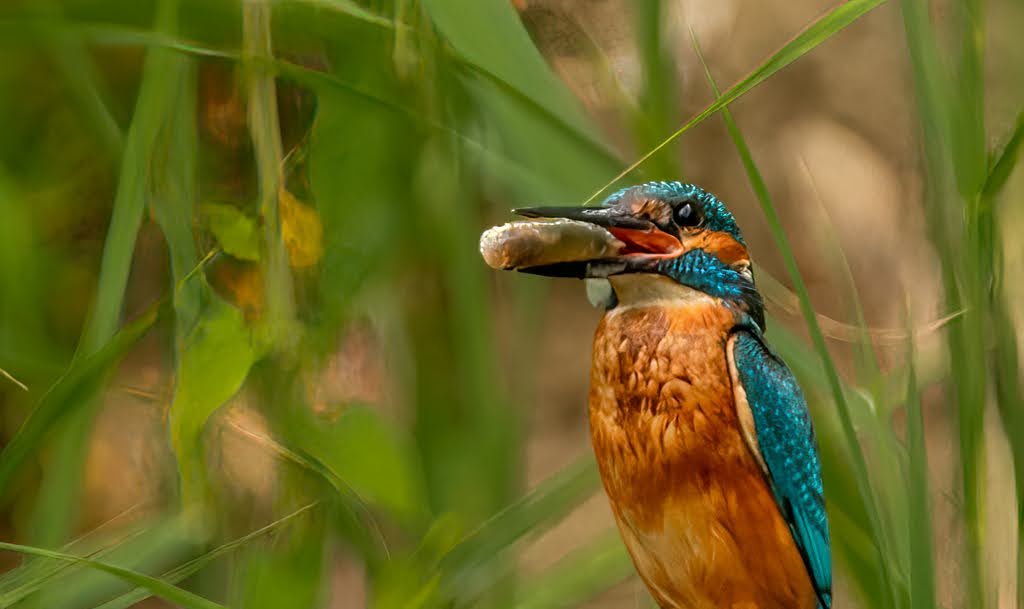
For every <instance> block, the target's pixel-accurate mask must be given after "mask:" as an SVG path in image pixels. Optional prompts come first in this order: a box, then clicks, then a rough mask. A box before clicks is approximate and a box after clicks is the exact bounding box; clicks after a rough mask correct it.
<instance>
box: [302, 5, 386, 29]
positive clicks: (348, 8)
mask: <svg viewBox="0 0 1024 609" xmlns="http://www.w3.org/2000/svg"><path fill="white" fill-rule="evenodd" d="M301 4H307V5H309V6H312V7H314V8H319V9H324V10H328V11H332V12H335V13H341V14H343V15H348V16H349V17H354V18H356V19H359V20H361V21H365V22H366V23H371V24H373V25H378V26H381V27H384V28H387V29H389V30H393V29H396V28H400V27H405V26H403V25H402V24H399V23H395V22H394V21H392V20H391V19H388V18H387V17H384V16H382V15H378V14H377V13H374V12H372V11H370V10H368V9H365V8H363V7H361V6H359V5H358V4H356V3H355V2H353V1H352V0H301Z"/></svg>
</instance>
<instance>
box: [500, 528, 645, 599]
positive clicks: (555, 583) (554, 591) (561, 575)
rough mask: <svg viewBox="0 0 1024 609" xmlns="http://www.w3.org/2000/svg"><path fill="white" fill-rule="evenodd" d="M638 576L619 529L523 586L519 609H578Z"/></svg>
mask: <svg viewBox="0 0 1024 609" xmlns="http://www.w3.org/2000/svg"><path fill="white" fill-rule="evenodd" d="M632 575H634V570H633V561H632V560H631V559H630V557H629V553H628V552H626V547H625V546H624V545H622V539H621V538H620V537H619V532H618V531H617V530H610V531H605V532H604V533H603V534H601V535H599V536H598V537H597V538H596V539H595V540H594V541H592V542H590V543H588V544H587V545H585V546H583V547H582V548H580V549H578V550H575V551H573V552H571V553H570V554H568V555H567V556H565V557H564V558H562V559H561V560H559V561H558V562H557V563H556V564H554V565H553V566H552V567H551V568H549V569H548V570H547V571H545V572H544V573H542V574H541V575H540V576H538V577H536V578H533V579H528V580H526V581H524V582H522V583H521V584H520V585H519V592H518V593H517V595H516V607H517V609H560V608H561V607H576V606H579V605H582V604H583V603H585V602H587V601H589V600H591V599H593V598H594V597H595V596H597V595H598V594H600V593H602V592H604V591H606V590H608V589H609V588H611V587H612V586H615V585H617V584H619V583H621V582H623V581H625V580H626V579H628V578H629V577H630V576H632Z"/></svg>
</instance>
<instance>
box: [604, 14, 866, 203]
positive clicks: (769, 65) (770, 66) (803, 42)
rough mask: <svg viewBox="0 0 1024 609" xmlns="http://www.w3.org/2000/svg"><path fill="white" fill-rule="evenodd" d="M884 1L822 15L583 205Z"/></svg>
mask: <svg viewBox="0 0 1024 609" xmlns="http://www.w3.org/2000/svg"><path fill="white" fill-rule="evenodd" d="M885 1H886V0H849V1H848V2H843V3H842V4H840V5H839V6H837V7H835V8H833V9H832V10H831V11H829V12H828V13H826V14H824V15H822V16H821V17H820V18H819V19H817V20H816V21H815V22H814V23H812V24H810V25H809V26H807V28H805V29H804V30H803V31H802V32H800V33H799V34H797V35H796V36H795V37H794V38H793V39H792V40H790V41H789V42H788V43H786V44H785V45H784V46H783V47H782V48H781V49H779V50H778V51H776V52H775V53H774V54H772V56H771V57H769V58H768V59H767V60H766V61H765V62H764V63H762V64H761V65H760V66H758V67H757V68H756V69H754V71H752V72H751V73H750V74H748V75H747V76H745V77H744V78H743V80H741V81H740V82H738V83H736V84H735V85H733V86H732V87H729V89H727V90H726V91H725V93H723V94H722V95H721V96H719V97H718V98H717V99H716V100H715V101H714V102H712V103H711V104H709V105H708V106H707V107H706V108H704V109H703V110H701V111H700V112H699V113H697V115H696V116H694V117H693V118H691V119H690V120H688V121H687V122H686V123H684V124H683V126H682V127H680V128H679V129H677V130H676V132H675V133H673V134H672V135H670V136H668V137H667V138H665V139H664V140H663V141H662V142H661V143H660V144H658V145H657V146H655V147H654V148H652V149H651V150H650V151H648V152H647V153H646V154H644V155H643V156H642V157H640V158H639V159H638V160H637V161H635V162H634V163H633V164H632V165H630V166H629V167H627V168H626V169H624V170H623V171H622V172H621V173H619V175H617V176H615V177H614V178H613V179H612V180H611V181H610V182H608V183H607V184H605V185H604V186H602V187H601V188H600V189H599V190H597V191H596V192H594V194H592V195H590V197H589V198H588V199H587V200H586V201H585V203H590V202H591V201H593V200H594V199H596V198H597V197H599V196H600V195H601V193H603V192H605V191H606V190H608V189H609V188H611V187H612V186H614V185H615V184H616V183H617V182H618V181H619V180H621V179H622V178H624V177H626V176H628V175H629V174H631V173H633V171H634V170H635V169H637V168H638V167H640V165H643V164H644V163H645V162H646V161H647V160H648V159H649V158H651V157H652V156H654V155H655V154H657V153H658V152H659V151H661V149H662V148H664V147H665V146H668V145H669V144H671V143H672V142H673V141H675V140H676V139H678V138H679V136H681V135H683V134H684V133H686V132H687V131H689V130H690V129H691V128H693V127H694V126H695V125H697V124H699V123H700V122H702V121H703V120H704V119H706V118H707V117H709V116H711V115H712V114H714V113H715V112H718V111H719V110H721V109H722V108H724V107H726V106H728V105H729V104H731V103H732V102H734V101H736V100H737V99H739V98H740V97H741V96H742V95H744V94H745V93H747V92H749V91H750V90H751V89H753V88H754V87H756V86H757V85H759V84H761V83H762V82H764V81H765V80H767V79H768V78H769V77H770V76H772V75H773V74H775V73H776V72H778V71H779V70H781V69H782V68H785V67H786V66H788V65H789V64H791V63H793V62H794V61H796V60H797V59H799V58H801V57H803V56H804V55H806V54H807V53H809V52H810V51H811V50H813V49H814V48H815V47H817V46H818V45H819V44H821V43H823V42H825V41H826V40H828V39H829V38H831V37H832V36H833V35H834V34H836V33H838V32H839V31H841V30H843V29H844V28H845V27H846V26H848V25H850V24H851V23H853V22H855V21H856V20H857V19H859V18H861V17H862V16H864V14H866V13H867V12H868V11H870V10H872V9H874V8H877V7H878V6H880V5H881V4H883V3H885Z"/></svg>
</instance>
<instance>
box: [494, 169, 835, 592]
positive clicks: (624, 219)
mask: <svg viewBox="0 0 1024 609" xmlns="http://www.w3.org/2000/svg"><path fill="white" fill-rule="evenodd" d="M514 211H515V212H516V213H518V214H519V215H521V216H525V217H527V218H533V219H538V218H539V219H550V218H559V219H563V220H570V221H573V220H575V221H582V222H586V223H590V224H594V225H597V226H600V227H602V228H603V229H605V230H607V231H608V232H610V233H611V234H612V235H613V236H614V237H615V239H617V240H618V241H620V242H621V243H622V245H623V247H621V248H620V250H619V251H618V253H617V254H616V255H613V256H606V257H604V258H599V259H594V260H573V261H570V262H556V263H551V264H546V265H541V266H537V267H534V268H526V269H520V270H524V271H526V272H529V273H533V274H538V275H548V276H556V277H579V278H586V279H591V280H594V279H596V280H601V281H605V280H606V281H607V284H605V285H610V288H611V292H610V294H609V295H608V298H607V299H606V302H605V306H606V310H605V312H604V315H603V317H602V319H601V321H600V322H599V324H598V326H597V330H596V332H595V334H594V339H593V359H592V365H591V374H590V392H589V419H590V431H591V440H592V444H593V449H594V454H595V456H596V459H597V463H598V468H599V470H600V474H601V480H602V483H603V486H604V489H605V492H606V494H607V496H608V499H609V502H610V505H611V510H612V513H613V515H614V517H615V521H616V524H617V525H618V529H619V532H620V534H621V537H622V539H623V541H624V543H625V546H626V548H627V549H628V551H629V553H630V555H631V557H632V559H633V563H634V565H635V567H636V570H637V572H638V573H639V575H640V577H641V579H642V580H643V581H644V583H645V584H646V586H647V588H648V590H649V591H650V593H651V595H652V596H653V598H654V600H655V601H656V602H657V603H658V605H659V606H661V607H663V608H665V609H670V608H671V609H721V608H726V609H830V607H831V606H832V561H831V549H830V541H829V525H828V518H827V514H826V511H825V502H824V489H823V486H822V480H821V463H820V457H819V452H818V447H817V441H816V439H815V434H814V429H813V426H812V422H811V417H810V415H809V412H808V409H807V404H806V399H805V398H804V395H803V393H802V391H801V389H800V386H799V384H798V382H797V380H796V377H795V376H794V374H793V373H792V372H791V371H790V369H789V368H788V367H787V365H786V364H785V363H784V362H783V360H782V359H781V358H780V357H779V355H778V354H777V353H776V352H775V351H773V350H772V348H771V347H770V346H769V345H768V342H767V341H766V338H765V315H764V302H763V300H762V297H761V295H760V294H759V292H758V290H757V288H756V286H755V283H754V276H753V270H752V268H751V259H750V255H749V252H748V249H747V245H746V242H745V241H744V239H743V236H742V234H741V233H740V230H739V227H738V226H737V224H736V220H735V218H734V217H733V215H732V213H730V212H729V210H728V209H727V208H726V206H725V204H724V203H723V202H722V201H721V200H720V199H719V198H718V197H716V196H715V195H713V194H711V193H710V192H708V191H707V190H704V189H703V188H701V187H699V186H697V185H694V184H687V183H682V182H649V183H645V184H640V185H636V186H631V187H628V188H624V189H622V190H620V191H618V192H616V193H614V194H612V195H611V196H609V197H608V198H607V199H605V200H604V201H603V202H602V203H601V204H600V205H599V206H593V207H580V206H577V207H529V208H521V209H517V210H514ZM537 221H538V222H540V221H541V220H537Z"/></svg>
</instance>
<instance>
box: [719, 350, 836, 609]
mask: <svg viewBox="0 0 1024 609" xmlns="http://www.w3.org/2000/svg"><path fill="white" fill-rule="evenodd" d="M732 358H733V361H734V363H735V372H734V374H736V376H737V377H738V380H739V383H740V384H741V385H742V387H743V390H744V391H745V392H746V398H747V403H748V404H749V406H750V411H751V414H752V415H753V421H754V428H755V431H756V437H757V444H758V446H759V448H760V451H761V456H762V458H763V459H764V465H765V466H766V467H767V469H768V479H769V482H770V484H771V487H772V491H773V492H774V493H775V501H776V502H777V503H778V505H779V509H780V510H781V512H782V516H783V518H785V519H786V522H787V523H788V524H789V528H790V530H791V531H792V532H793V539H794V540H795V541H796V545H797V547H798V548H799V549H800V552H801V554H802V555H803V559H804V563H805V564H806V565H807V571H808V573H810V575H811V581H812V582H813V583H814V587H815V589H816V591H817V594H818V603H819V607H821V608H822V609H829V608H830V607H831V606H832V551H831V549H830V547H829V536H828V520H827V518H826V517H825V501H824V497H823V495H822V492H823V491H822V485H821V463H820V462H819V460H818V448H817V444H816V442H815V439H814V430H813V429H812V428H811V418H810V415H809V414H808V412H807V403H806V401H805V400H804V395H803V392H802V391H800V386H799V385H798V384H797V382H796V378H795V377H794V376H793V373H792V372H791V371H790V370H789V368H788V367H786V364H785V363H783V362H782V360H780V359H779V358H778V357H776V356H775V354H774V353H772V351H771V350H770V349H768V347H766V346H765V345H764V343H763V342H762V341H761V338H760V336H759V335H755V334H753V333H752V332H749V331H740V332H738V333H736V334H735V341H734V343H733V352H732Z"/></svg>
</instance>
